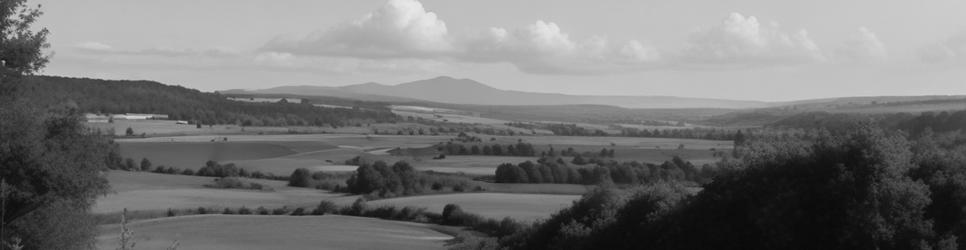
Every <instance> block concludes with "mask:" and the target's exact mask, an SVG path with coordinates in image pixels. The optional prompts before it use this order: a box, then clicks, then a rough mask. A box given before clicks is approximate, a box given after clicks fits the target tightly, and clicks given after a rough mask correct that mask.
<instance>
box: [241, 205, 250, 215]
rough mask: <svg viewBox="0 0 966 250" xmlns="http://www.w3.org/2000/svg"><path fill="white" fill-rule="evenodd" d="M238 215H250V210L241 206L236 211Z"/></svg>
mask: <svg viewBox="0 0 966 250" xmlns="http://www.w3.org/2000/svg"><path fill="white" fill-rule="evenodd" d="M238 214H252V210H251V209H248V208H247V207H245V206H242V207H241V208H239V209H238Z"/></svg>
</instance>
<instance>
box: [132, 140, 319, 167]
mask: <svg viewBox="0 0 966 250" xmlns="http://www.w3.org/2000/svg"><path fill="white" fill-rule="evenodd" d="M118 143H119V144H120V146H121V156H123V157H127V158H133V159H136V160H140V159H141V158H148V159H149V160H151V162H152V163H153V164H154V165H165V166H169V167H170V166H174V167H179V168H193V169H197V168H200V167H202V166H204V164H205V162H206V161H208V160H214V161H228V160H254V159H263V158H274V157H279V156H284V155H291V154H295V153H298V151H306V150H324V149H331V148H334V146H331V145H327V144H325V143H320V142H319V143H313V144H314V145H309V144H308V143H306V142H231V141H229V142H220V141H219V142H129V141H119V142H118Z"/></svg>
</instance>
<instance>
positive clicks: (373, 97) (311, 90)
mask: <svg viewBox="0 0 966 250" xmlns="http://www.w3.org/2000/svg"><path fill="white" fill-rule="evenodd" d="M222 93H227V94H232V93H235V94H251V93H263V94H297V95H320V96H337V97H342V98H353V99H359V100H367V101H414V100H423V101H430V102H440V103H451V104H472V105H580V104H593V105H609V106H617V107H624V108H635V109H672V108H721V109H747V108H761V107H767V106H770V104H769V103H767V102H759V101H739V100H724V99H709V98H686V97H672V96H590V95H565V94H552V93H533V92H522V91H511V90H501V89H496V88H493V87H490V86H487V85H485V84H483V83H480V82H477V81H474V80H471V79H456V78H452V77H446V76H441V77H436V78H432V79H426V80H420V81H414V82H407V83H402V84H398V85H384V84H379V83H363V84H356V85H348V86H342V87H322V86H283V87H276V88H270V89H261V90H250V91H243V90H226V91H222Z"/></svg>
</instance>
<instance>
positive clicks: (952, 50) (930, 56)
mask: <svg viewBox="0 0 966 250" xmlns="http://www.w3.org/2000/svg"><path fill="white" fill-rule="evenodd" d="M919 58H920V59H921V60H922V61H923V62H926V63H945V62H956V61H960V62H962V61H966V29H964V30H961V31H959V32H957V33H955V34H953V35H952V36H950V37H948V38H946V39H945V40H942V41H939V42H937V43H935V44H931V45H928V46H925V47H923V48H921V49H920V50H919Z"/></svg>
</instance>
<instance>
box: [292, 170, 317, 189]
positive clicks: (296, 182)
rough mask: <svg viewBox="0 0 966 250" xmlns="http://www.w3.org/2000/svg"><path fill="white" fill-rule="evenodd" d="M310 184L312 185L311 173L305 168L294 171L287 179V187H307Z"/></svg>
mask: <svg viewBox="0 0 966 250" xmlns="http://www.w3.org/2000/svg"><path fill="white" fill-rule="evenodd" d="M310 183H312V173H311V172H309V170H308V169H305V168H298V169H295V171H292V175H291V176H289V178H288V185H289V186H292V187H308V186H309V184H310Z"/></svg>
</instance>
